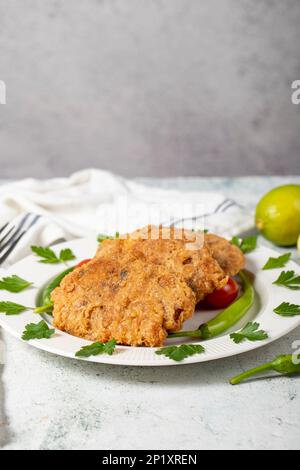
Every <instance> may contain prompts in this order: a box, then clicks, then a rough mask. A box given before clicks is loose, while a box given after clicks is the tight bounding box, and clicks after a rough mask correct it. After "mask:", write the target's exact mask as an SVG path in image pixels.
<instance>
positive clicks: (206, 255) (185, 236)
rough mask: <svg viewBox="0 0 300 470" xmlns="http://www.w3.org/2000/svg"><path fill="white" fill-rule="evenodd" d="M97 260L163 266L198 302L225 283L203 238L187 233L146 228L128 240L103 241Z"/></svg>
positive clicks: (221, 271)
mask: <svg viewBox="0 0 300 470" xmlns="http://www.w3.org/2000/svg"><path fill="white" fill-rule="evenodd" d="M97 257H98V258H101V259H106V258H110V259H123V260H126V262H128V263H130V262H132V261H134V260H137V259H139V260H143V261H144V263H145V264H147V263H151V264H154V265H157V266H165V267H166V268H167V269H168V270H169V271H170V272H173V273H175V274H178V275H181V276H183V278H184V279H185V281H186V283H187V284H188V286H189V287H191V288H192V290H193V291H194V292H195V294H196V300H197V302H199V301H200V300H202V299H203V298H204V297H205V296H206V295H207V294H210V293H211V292H213V291H214V290H216V289H220V288H222V287H223V286H224V285H225V284H226V283H227V281H228V277H227V274H226V273H224V271H223V269H222V268H221V267H220V265H219V264H218V262H217V261H216V260H215V259H214V257H213V256H212V255H211V253H210V250H209V248H208V247H207V246H203V234H202V235H200V236H199V237H198V238H197V235H196V234H195V233H193V232H191V231H188V230H183V231H182V230H180V229H174V228H171V229H169V228H162V227H155V226H148V227H145V228H143V229H140V230H137V231H135V232H133V233H132V234H130V235H128V238H123V237H122V238H120V239H117V240H115V239H114V240H105V241H103V242H102V243H101V245H100V247H99V250H98V252H97Z"/></svg>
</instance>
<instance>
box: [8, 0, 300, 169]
mask: <svg viewBox="0 0 300 470" xmlns="http://www.w3.org/2000/svg"><path fill="white" fill-rule="evenodd" d="M299 24H300V2H299V0H289V1H288V2H283V1H282V0H268V1H266V0H264V1H263V0H261V1H259V2H258V1H256V0H241V1H237V0H222V1H220V0H202V1H198V0H151V1H149V0H85V1H82V0H64V1H58V0H43V1H39V0H26V2H24V0H0V79H1V80H4V81H5V82H6V85H7V104H6V105H1V106H0V168H1V171H0V173H1V174H0V177H9V178H19V177H24V176H39V177H48V176H53V175H65V174H69V173H70V172H72V171H75V170H78V169H80V168H83V167H88V166H94V167H99V168H105V169H111V170H113V171H115V172H118V173H121V174H124V175H129V176H176V175H199V176H206V175H213V176H218V175H221V176H223V175H246V174H272V173H273V174H279V175H280V174H281V175H282V174H292V173H293V174H299V173H300V157H299V155H300V134H299V128H300V105H298V106H297V105H293V104H292V103H291V83H292V81H294V80H296V79H300V54H299V43H300V29H299Z"/></svg>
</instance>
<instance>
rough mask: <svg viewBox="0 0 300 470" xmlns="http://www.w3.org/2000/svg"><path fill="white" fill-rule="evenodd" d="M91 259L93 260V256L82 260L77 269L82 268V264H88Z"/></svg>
mask: <svg viewBox="0 0 300 470" xmlns="http://www.w3.org/2000/svg"><path fill="white" fill-rule="evenodd" d="M90 261H91V258H89V259H84V260H83V261H81V262H80V263H78V264H77V266H76V269H77V268H81V266H84V265H85V264H88V263H89V262H90Z"/></svg>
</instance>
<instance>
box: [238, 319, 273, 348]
mask: <svg viewBox="0 0 300 470" xmlns="http://www.w3.org/2000/svg"><path fill="white" fill-rule="evenodd" d="M258 328H259V323H252V322H249V323H247V325H246V326H245V327H244V328H243V329H242V330H241V331H239V332H238V333H231V335H230V338H231V339H232V340H233V341H234V342H235V343H236V344H239V343H242V342H243V341H244V340H245V339H248V340H249V341H263V340H264V339H267V338H268V337H269V335H268V333H266V332H265V331H264V330H258Z"/></svg>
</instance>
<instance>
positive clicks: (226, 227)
mask: <svg viewBox="0 0 300 470" xmlns="http://www.w3.org/2000/svg"><path fill="white" fill-rule="evenodd" d="M24 212H31V213H34V214H41V215H42V217H41V218H40V220H39V222H38V223H37V224H36V225H34V227H32V228H31V229H30V230H29V231H28V233H27V234H26V235H25V236H24V237H23V238H22V239H21V241H20V242H19V244H18V245H17V247H16V248H15V250H14V251H13V252H12V254H11V255H10V256H9V258H8V260H7V262H6V264H12V263H14V262H15V261H17V260H19V259H21V258H22V257H24V256H26V255H27V254H29V253H30V246H31V245H33V244H35V245H41V246H47V245H50V244H52V243H53V242H55V241H56V240H57V239H61V238H64V239H65V240H71V239H74V238H78V237H85V236H88V235H91V234H95V236H96V234H97V233H106V234H110V235H114V234H115V232H116V231H119V232H120V233H124V232H129V231H132V230H134V229H136V228H138V227H141V226H144V225H146V224H148V223H156V224H159V223H163V224H164V225H169V224H170V223H174V224H175V225H176V226H178V224H181V226H182V225H184V226H186V227H194V228H195V224H196V228H200V229H201V228H207V229H209V230H210V231H213V232H215V233H219V234H220V235H223V236H225V237H231V236H232V235H236V234H238V233H240V232H241V231H246V230H249V229H250V228H251V227H252V226H253V220H252V215H251V214H249V212H247V211H246V210H245V209H244V208H242V207H241V206H240V205H239V204H238V203H237V202H236V201H233V200H229V199H226V197H225V196H224V195H222V194H220V193H215V192H201V191H192V192H188V191H177V190H166V189H160V188H154V187H148V186H145V185H141V184H139V183H136V182H134V181H132V180H127V179H124V178H121V177H119V176H116V175H114V174H112V173H109V172H107V171H102V170H96V169H88V170H83V171H79V172H77V173H74V174H73V175H71V176H70V177H69V178H54V179H49V180H44V181H41V180H36V179H25V180H22V181H17V182H12V183H8V184H5V185H3V186H0V227H2V226H3V225H4V224H5V223H6V222H7V221H11V220H12V219H15V218H16V217H17V218H18V217H21V215H22V214H23V213H24ZM182 219H183V222H181V220H182ZM17 221H18V219H16V220H15V222H16V223H17Z"/></svg>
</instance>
